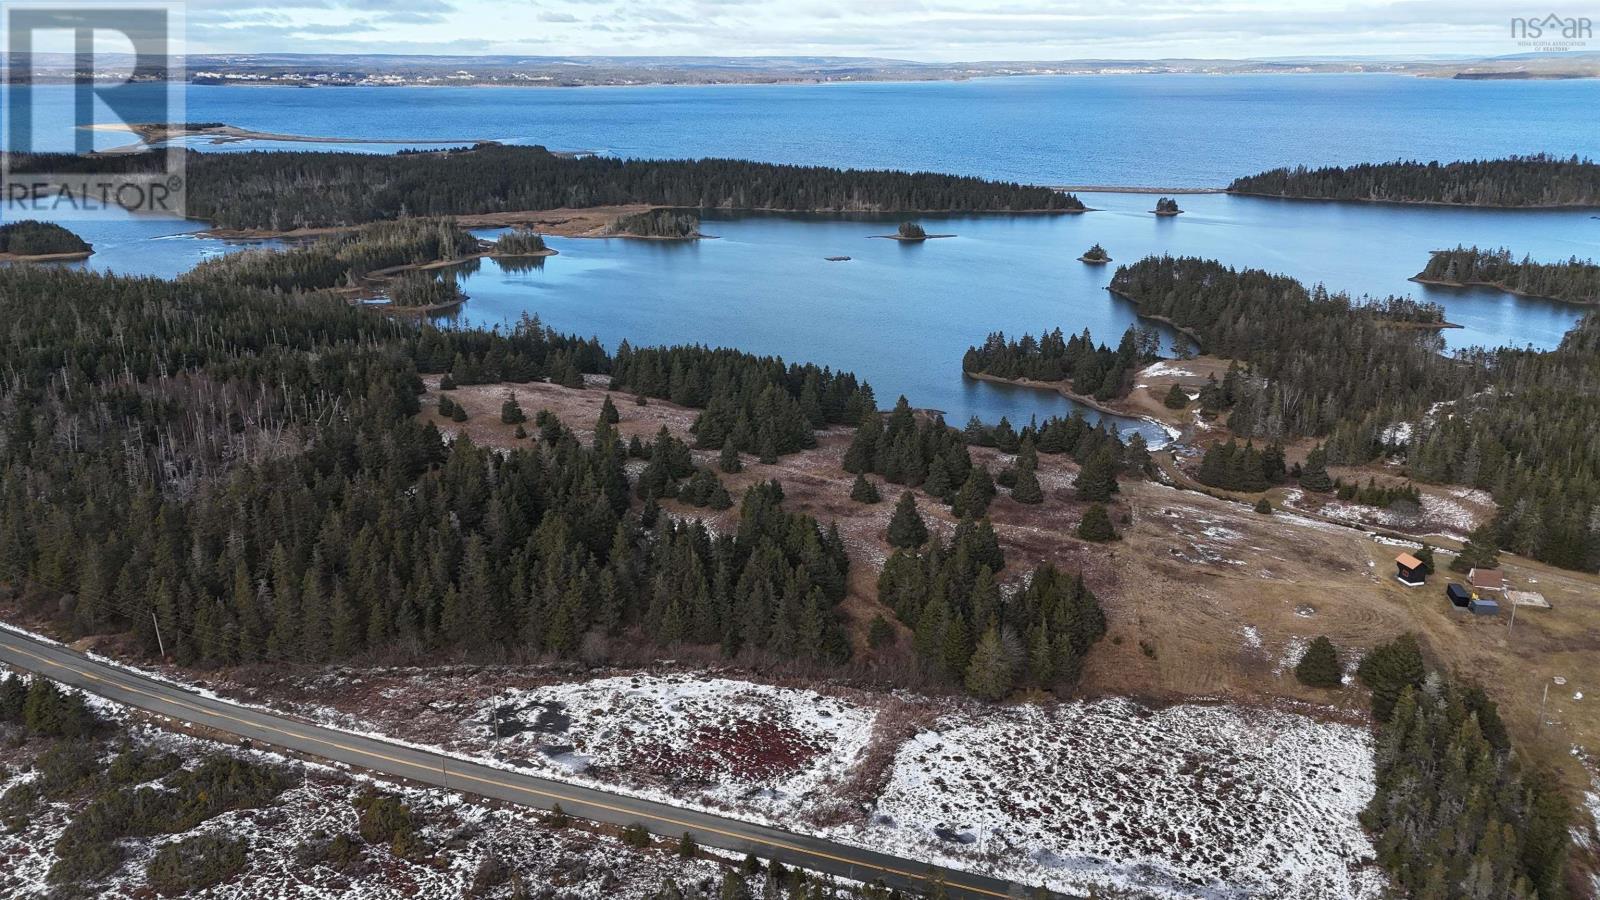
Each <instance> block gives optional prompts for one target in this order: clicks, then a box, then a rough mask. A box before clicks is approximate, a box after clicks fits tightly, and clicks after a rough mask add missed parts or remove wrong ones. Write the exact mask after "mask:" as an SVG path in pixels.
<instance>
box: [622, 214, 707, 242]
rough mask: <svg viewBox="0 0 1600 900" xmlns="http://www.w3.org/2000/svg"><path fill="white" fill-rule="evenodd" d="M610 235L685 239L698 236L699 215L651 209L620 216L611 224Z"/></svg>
mask: <svg viewBox="0 0 1600 900" xmlns="http://www.w3.org/2000/svg"><path fill="white" fill-rule="evenodd" d="M610 232H611V233H612V234H618V235H624V236H627V237H648V238H672V239H680V240H681V239H687V238H692V237H699V236H700V215H699V213H696V212H694V211H693V210H684V209H652V210H648V211H646V212H641V213H633V214H632V215H627V216H622V217H621V218H619V219H617V221H615V222H613V223H611V228H610Z"/></svg>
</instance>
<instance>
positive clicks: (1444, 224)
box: [40, 75, 1600, 422]
mask: <svg viewBox="0 0 1600 900" xmlns="http://www.w3.org/2000/svg"><path fill="white" fill-rule="evenodd" d="M42 97H43V99H42V101H41V103H40V106H41V107H42V108H51V107H55V106H58V105H59V106H63V107H64V105H65V103H66V102H67V99H66V98H67V94H66V93H65V91H64V90H62V91H59V92H56V93H52V92H51V91H50V90H49V89H46V91H45V92H44V94H43V95H42ZM1597 100H1600V83H1596V82H1592V81H1573V82H1453V81H1438V80H1430V79H1417V78H1402V77H1393V76H1371V75H1352V76H1230V77H1204V76H1129V77H1115V76H1110V77H1093V78H1040V79H1035V78H1028V79H992V80H982V81H973V82H961V83H926V84H851V85H817V86H804V85H783V86H770V87H767V86H762V87H695V88H596V89H576V90H541V89H526V90H519V89H481V88H372V89H366V88H342V89H317V90H307V89H298V88H222V87H195V88H193V89H192V90H191V91H190V93H189V100H188V112H187V118H188V119H189V120H191V121H221V122H227V123H230V124H235V125H240V126H243V127H247V128H253V129H257V130H261V131H270V132H284V133H294V134H304V135H325V136H357V137H365V138H371V139H374V140H376V139H407V140H411V139H415V140H422V139H439V140H463V141H465V140H471V139H480V138H488V139H496V140H503V141H508V142H516V143H540V144H544V145H546V146H550V147H552V148H560V149H577V150H591V151H597V152H604V153H609V154H614V155H619V156H639V157H658V158H659V157H681V156H706V155H716V156H733V157H743V158H750V159H758V160H766V161H773V162H795V163H820V164H828V165H842V166H874V167H893V168H909V169H932V170H939V171H949V172H957V173H962V174H972V175H981V176H986V177H995V178H1006V179H1015V180H1019V181H1026V182H1033V183H1044V184H1063V183H1075V184H1157V185H1164V186H1190V187H1202V186H1214V185H1220V184H1223V183H1226V182H1227V181H1228V180H1229V179H1230V178H1232V177H1233V176H1234V175H1238V174H1244V173H1248V172H1253V171H1257V170H1259V169H1263V168H1269V167H1272V166H1276V165H1282V164H1292V163H1297V162H1305V163H1308V164H1326V163H1349V162H1359V161H1371V160H1385V159H1392V158H1396V157H1415V158H1443V159H1453V158H1464V157H1474V156H1498V155H1504V154H1509V153H1530V152H1539V151H1546V152H1553V153H1560V154H1569V153H1577V154H1580V155H1600V129H1596V128H1594V127H1593V121H1592V112H1593V109H1594V108H1595V107H1596V105H1597V104H1596V101H1597ZM45 118H46V119H48V116H46V117H45ZM99 140H100V141H101V142H102V145H103V146H112V145H116V144H118V143H124V142H125V140H124V138H123V136H120V135H100V136H99ZM323 146H326V147H333V146H334V145H323ZM397 146H398V145H393V144H387V145H386V144H368V145H337V147H335V148H336V149H358V150H367V151H372V152H392V151H393V150H395V149H397ZM265 147H282V148H285V149H300V150H305V149H317V148H318V147H319V145H312V144H301V143H293V144H270V143H258V142H251V143H245V144H236V145H229V146H227V147H222V148H216V149H222V150H238V149H255V148H265ZM205 149H210V148H205ZM1084 199H1085V201H1086V202H1087V203H1088V204H1089V205H1090V206H1092V207H1096V208H1097V210H1096V211H1094V212H1090V213H1086V214H1082V215H1076V216H985V217H952V218H948V219H936V218H933V217H928V218H927V219H925V221H927V222H929V223H930V224H932V225H934V226H935V227H931V228H930V230H932V231H940V232H943V231H949V232H955V233H956V234H957V235H958V237H955V238H951V239H946V240H936V241H929V242H927V243H926V244H922V245H905V244H899V243H896V242H892V241H883V240H870V239H868V237H867V236H868V235H871V234H874V233H882V232H883V231H885V230H886V228H885V225H886V224H888V223H885V222H873V221H870V220H862V219H841V218H828V217H776V216H753V217H743V218H737V219H724V220H708V221H707V223H706V226H705V230H706V231H707V232H708V233H711V234H716V235H719V236H720V237H719V239H717V240H708V241H701V242H697V243H690V244H669V243H661V242H648V241H628V240H607V241H600V240H564V239H560V238H552V239H551V244H552V245H553V246H555V247H557V248H558V249H560V250H561V255H560V256H557V257H554V258H552V259H550V260H548V261H547V262H546V264H545V265H544V266H542V267H541V268H538V269H535V270H531V271H524V272H507V271H504V270H503V269H501V268H500V267H499V266H498V265H496V264H494V263H485V264H484V265H482V266H481V267H480V268H479V269H478V270H477V272H476V273H475V274H472V275H470V276H468V277H466V279H465V281H464V286H465V288H466V290H467V292H468V294H470V295H471V297H472V299H471V300H470V301H469V302H468V303H467V305H466V306H465V307H464V308H463V310H462V311H461V313H460V316H461V317H462V318H463V319H464V320H465V321H468V322H471V323H475V324H487V325H494V324H501V323H506V322H510V321H513V320H515V319H516V318H517V317H518V316H519V315H521V314H522V313H523V312H524V311H526V312H531V313H537V314H539V315H540V316H541V317H543V318H544V320H545V321H546V322H548V323H550V324H551V325H553V326H555V327H556V328H559V329H561V330H563V331H574V332H578V333H581V334H585V335H588V334H595V335H598V336H599V337H600V338H601V339H602V340H604V341H605V342H606V343H608V344H611V345H614V344H615V343H616V342H617V341H620V340H622V339H624V338H626V339H628V340H631V341H634V342H635V343H655V342H683V341H700V342H705V343H711V344H722V345H729V346H735V347H739V348H742V349H746V350H751V351H754V352H760V353H776V354H781V355H783V356H784V357H786V358H788V359H794V360H811V361H815V362H818V363H822V364H826V365H831V366H834V367H836V368H842V369H850V370H854V371H856V372H857V373H859V374H861V375H862V376H863V377H865V378H867V379H868V380H869V381H871V382H872V384H873V385H874V386H875V387H876V388H877V390H878V393H879V396H880V399H881V400H882V401H883V402H884V403H885V404H887V403H888V402H890V401H892V400H893V398H894V397H895V396H896V395H899V394H902V393H903V394H905V395H906V396H907V397H908V398H909V399H910V400H911V401H912V402H913V403H914V404H916V405H919V406H927V407H933V408H937V409H942V410H944V411H946V412H947V413H948V415H949V416H950V418H951V419H952V420H953V421H956V422H961V421H965V419H966V418H967V417H968V416H971V415H979V416H981V417H982V418H984V419H986V420H989V421H994V420H996V419H998V418H999V416H1000V415H1008V416H1010V417H1011V418H1012V419H1013V420H1014V421H1015V420H1025V419H1026V418H1027V417H1028V416H1029V415H1031V414H1035V413H1037V414H1040V415H1048V414H1051V413H1059V412H1065V411H1067V410H1069V409H1070V408H1071V405H1070V404H1069V403H1068V402H1067V401H1066V400H1064V399H1061V398H1058V397H1056V396H1054V395H1051V394H1047V393H1044V392H1038V391H1027V390H1017V389H1010V388H1004V387H1000V386H995V385H989V384H980V383H976V382H972V381H970V380H966V379H963V378H962V376H961V374H960V359H961V353H962V351H963V350H965V348H966V347H967V346H968V345H969V344H971V343H975V342H978V341H981V340H982V339H983V337H984V335H985V334H987V333H988V332H989V331H992V330H996V329H1002V330H1005V331H1007V332H1018V331H1023V330H1030V331H1033V332H1035V333H1037V332H1038V331H1040V330H1041V329H1048V328H1054V327H1057V326H1059V327H1061V328H1062V329H1063V330H1067V331H1077V330H1081V329H1082V328H1084V327H1088V328H1090V329H1091V330H1092V331H1093V333H1094V334H1095V336H1096V337H1097V338H1099V339H1101V340H1104V341H1107V342H1111V343H1114V342H1115V341H1116V340H1117V338H1118V337H1119V336H1120V334H1121V332H1122V331H1123V330H1124V329H1125V328H1127V327H1128V326H1129V325H1130V324H1133V323H1134V321H1135V317H1134V311H1133V308H1132V307H1131V306H1130V305H1129V304H1126V303H1124V302H1121V301H1118V300H1116V299H1115V298H1112V297H1110V296H1109V295H1108V294H1107V293H1106V292H1105V291H1104V290H1103V288H1104V286H1105V284H1106V282H1107V281H1108V280H1109V279H1110V276H1111V273H1112V271H1113V270H1114V269H1115V265H1114V264H1113V265H1112V266H1110V267H1091V266H1086V265H1083V264H1082V263H1078V262H1077V261H1076V259H1075V257H1076V256H1077V255H1078V254H1079V253H1081V252H1082V251H1083V250H1084V249H1085V248H1087V247H1088V246H1089V245H1090V244H1091V243H1095V242H1099V243H1101V244H1103V245H1105V247H1106V248H1107V249H1108V250H1109V251H1110V253H1111V255H1112V256H1113V257H1114V258H1115V259H1116V260H1117V261H1119V262H1126V261H1132V260H1135V259H1138V258H1139V257H1142V256H1144V255H1147V254H1151V253H1173V254H1191V255H1199V256H1207V257H1215V258H1218V259H1221V260H1222V261H1224V262H1226V263H1228V264H1230V265H1235V266H1241V267H1243V266H1255V267H1261V268H1266V269H1269V270H1273V271H1280V272H1284V273H1286V274H1289V275H1292V276H1294V277H1296V278H1299V279H1302V280H1303V281H1306V282H1307V283H1313V282H1318V281H1320V282H1323V283H1325V284H1326V285H1327V286H1328V287H1329V288H1330V289H1331V290H1336V291H1337V290H1343V291H1349V292H1351V293H1352V294H1358V295H1359V294H1371V295H1375V296H1384V295H1388V294H1406V293H1409V294H1412V295H1415V296H1420V297H1425V298H1427V299H1431V300H1437V301H1439V302H1442V303H1444V304H1445V306H1446V309H1447V311H1448V318H1449V319H1450V320H1451V321H1452V322H1456V323H1458V324H1461V325H1463V326H1465V327H1464V328H1461V329H1452V330H1449V331H1447V332H1445V337H1446V340H1447V342H1448V343H1449V345H1450V346H1453V347H1459V346H1465V345H1470V344H1492V345H1499V344H1509V345H1516V346H1521V345H1524V344H1529V345H1532V346H1535V347H1541V348H1547V347H1550V346H1553V345H1554V344H1555V343H1556V342H1558V341H1559V339H1560V336H1561V334H1562V332H1563V331H1565V330H1566V329H1567V328H1568V327H1570V326H1571V324H1572V323H1573V322H1574V321H1575V320H1576V319H1577V317H1578V316H1579V315H1580V314H1581V312H1582V310H1581V309H1579V308H1575V307H1571V306H1564V305H1561V304H1556V303H1550V302H1547V301H1539V300H1530V299H1524V298H1516V297H1510V296H1506V295H1503V294H1500V293H1498V292H1495V291H1489V290H1476V289H1475V290H1467V291H1452V290H1445V289H1438V288H1425V287H1423V286H1420V285H1416V284H1412V283H1409V282H1408V281H1407V280H1406V279H1407V278H1408V277H1409V276H1410V275H1413V274H1415V273H1416V272H1417V271H1418V270H1419V269H1420V268H1421V267H1422V265H1423V263H1424V261H1425V260H1426V258H1427V253H1428V251H1429V250H1434V249H1439V248H1443V247H1449V246H1454V245H1456V244H1478V245H1480V246H1502V245H1503V246H1508V247H1510V248H1512V250H1513V252H1515V253H1518V254H1519V255H1520V254H1522V253H1528V254H1531V255H1532V256H1533V257H1534V258H1535V259H1541V260H1555V259H1565V258H1567V257H1569V256H1579V257H1584V258H1596V257H1600V220H1596V219H1594V218H1592V212H1593V211H1495V210H1456V209H1434V208H1423V207H1402V206H1376V205H1364V204H1323V203H1294V202H1285V201H1272V200H1263V199H1255V198H1242V197H1229V196H1225V195H1209V194H1208V195H1185V196H1183V197H1180V202H1181V203H1182V205H1183V207H1184V209H1185V210H1187V212H1186V213H1185V214H1184V215H1182V216H1179V217H1177V218H1176V219H1158V218H1156V217H1154V216H1151V215H1149V213H1148V210H1149V209H1150V207H1151V206H1152V204H1153V202H1154V199H1155V198H1154V197H1151V196H1148V195H1139V194H1103V193H1091V194H1085V195H1084ZM72 227H74V228H75V229H76V230H78V231H79V232H80V233H82V234H83V235H84V237H85V238H86V239H88V240H90V241H91V242H92V243H94V244H95V245H96V250H97V253H96V255H95V256H94V257H93V258H92V259H91V260H90V261H89V262H88V263H86V264H85V265H87V266H88V267H90V268H94V269H98V270H113V271H118V272H127V273H138V274H152V275H162V276H171V275H174V274H177V273H179V272H182V271H185V270H187V269H188V268H190V267H191V266H193V265H194V264H195V263H196V262H198V261H199V260H201V259H203V258H205V257H206V256H209V255H213V254H216V253H221V252H227V251H228V250H230V249H235V247H236V245H229V244H225V243H223V242H219V241H213V240H204V239H199V238H195V237H192V236H190V234H189V233H190V232H193V231H195V230H198V229H199V228H200V227H201V226H199V225H198V224H195V223H176V222H171V221H152V220H135V219H126V220H121V221H114V222H84V223H73V225H72ZM835 255H847V256H851V257H853V259H852V260H851V261H849V262H839V263H830V262H826V261H824V260H823V257H825V256H835Z"/></svg>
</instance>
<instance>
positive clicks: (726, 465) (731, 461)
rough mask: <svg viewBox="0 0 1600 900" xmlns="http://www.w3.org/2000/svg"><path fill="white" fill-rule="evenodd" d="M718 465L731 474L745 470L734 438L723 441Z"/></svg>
mask: <svg viewBox="0 0 1600 900" xmlns="http://www.w3.org/2000/svg"><path fill="white" fill-rule="evenodd" d="M717 467H718V468H720V469H721V470H722V471H724V472H726V473H728V474H729V475H734V474H737V473H739V472H742V471H744V463H743V462H741V461H740V460H739V449H738V448H737V447H735V446H734V444H733V438H731V437H730V438H728V439H727V440H725V441H723V442H722V453H721V455H719V456H718V457H717Z"/></svg>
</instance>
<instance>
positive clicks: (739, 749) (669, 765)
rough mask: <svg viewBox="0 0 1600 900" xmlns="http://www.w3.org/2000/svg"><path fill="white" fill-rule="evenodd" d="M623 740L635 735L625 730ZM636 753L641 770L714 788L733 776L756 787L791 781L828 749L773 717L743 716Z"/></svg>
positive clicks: (645, 746)
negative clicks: (684, 739) (677, 742)
mask: <svg viewBox="0 0 1600 900" xmlns="http://www.w3.org/2000/svg"><path fill="white" fill-rule="evenodd" d="M623 737H624V738H631V737H634V735H631V734H628V733H627V732H624V734H623ZM635 749H636V751H637V761H638V764H639V767H640V768H643V769H644V770H646V771H647V772H649V773H650V774H651V775H654V776H657V777H659V778H662V779H665V780H667V781H669V782H675V783H680V784H682V783H690V784H715V783H717V782H720V781H724V780H727V779H729V778H732V779H737V780H740V781H748V782H755V783H759V782H762V781H777V780H782V779H785V778H789V777H791V776H793V775H795V774H797V773H799V772H800V771H801V770H803V769H804V768H805V767H806V766H807V765H809V764H811V763H812V762H814V761H815V760H816V759H817V758H818V757H820V756H822V755H823V754H824V753H826V752H827V750H828V747H827V746H826V745H825V744H824V743H822V742H821V741H819V740H817V739H816V738H814V737H812V736H810V735H807V734H806V733H805V732H803V731H800V730H799V729H798V728H795V727H793V726H792V725H788V724H786V723H783V722H779V721H776V720H774V719H768V718H760V719H752V718H739V719H734V720H731V721H726V722H705V723H701V724H699V725H698V726H696V728H695V730H694V733H693V735H692V736H691V737H690V738H689V740H688V742H687V743H685V744H681V745H667V744H661V743H641V744H639V745H637V746H636V748H635ZM634 774H635V775H637V774H639V773H638V772H637V771H636V772H635V773H634Z"/></svg>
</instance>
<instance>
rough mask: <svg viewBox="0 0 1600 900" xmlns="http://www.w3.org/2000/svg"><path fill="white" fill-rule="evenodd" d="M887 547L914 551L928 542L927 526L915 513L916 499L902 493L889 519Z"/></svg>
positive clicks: (910, 494) (909, 493)
mask: <svg viewBox="0 0 1600 900" xmlns="http://www.w3.org/2000/svg"><path fill="white" fill-rule="evenodd" d="M888 537H889V546H891V547H900V548H903V549H907V550H914V549H916V548H917V547H920V546H922V545H923V544H925V543H927V542H928V526H927V524H926V523H924V522H923V521H922V514H921V513H919V512H918V511H917V498H916V497H915V496H913V495H912V493H911V492H910V491H902V492H901V493H900V500H899V502H897V503H896V504H895V507H894V515H893V516H891V517H890V518H889V534H888Z"/></svg>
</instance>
